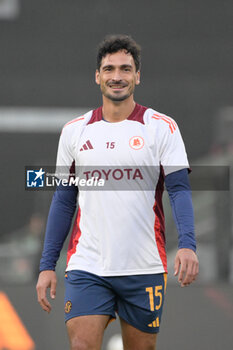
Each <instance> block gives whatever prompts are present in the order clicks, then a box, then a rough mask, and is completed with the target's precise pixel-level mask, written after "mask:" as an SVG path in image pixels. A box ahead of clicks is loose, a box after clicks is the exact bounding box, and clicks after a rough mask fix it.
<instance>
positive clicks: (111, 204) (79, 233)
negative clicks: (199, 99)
mask: <svg viewBox="0 0 233 350" xmlns="http://www.w3.org/2000/svg"><path fill="white" fill-rule="evenodd" d="M140 61H141V60H140V47H139V46H138V44H137V43H136V42H135V41H134V40H133V39H132V38H131V37H129V36H127V35H114V36H108V37H106V38H105V39H104V41H103V42H102V43H100V45H99V48H98V54H97V69H96V73H95V81H96V83H97V84H98V85H99V86H100V89H101V93H102V99H103V101H102V106H101V107H99V108H97V109H95V110H91V111H89V112H87V113H86V114H84V115H83V116H79V117H78V118H76V119H74V120H72V121H70V122H69V123H67V124H66V125H65V126H64V128H63V130H62V133H61V137H60V141H59V146H58V154H57V176H58V178H59V171H58V169H59V167H62V168H63V170H64V169H65V170H66V171H65V173H66V174H67V175H65V176H66V177H67V179H69V178H70V176H73V174H75V175H79V173H80V171H81V170H80V169H82V168H83V167H84V168H85V167H90V169H92V170H87V171H85V172H84V175H85V176H86V179H87V180H88V178H90V177H91V176H93V173H95V174H96V173H98V174H99V175H98V176H99V177H101V178H103V179H105V180H106V182H109V181H110V178H111V183H112V184H113V188H112V189H110V190H104V188H103V189H102V190H101V189H99V190H83V189H82V188H77V186H75V185H71V186H69V187H64V186H58V187H57V189H56V191H55V194H54V196H53V200H52V203H51V207H50V212H49V216H48V222H47V229H46V235H45V242H44V249H43V253H42V258H41V263H40V274H39V279H38V283H37V294H38V301H39V303H40V305H41V307H42V308H43V310H45V311H47V312H50V310H51V305H50V302H49V301H48V299H47V296H46V291H47V289H48V288H50V297H51V298H52V299H54V298H55V294H56V283H57V281H56V273H55V266H56V262H57V260H58V257H59V254H60V251H61V249H62V246H63V243H64V241H65V239H66V237H67V235H68V232H69V230H70V226H71V222H72V218H73V216H74V213H75V211H76V205H77V204H76V203H77V202H78V211H77V216H76V217H75V220H74V224H73V229H72V235H71V238H70V243H69V248H68V254H67V268H66V273H65V322H66V326H67V331H68V335H69V341H70V349H71V350H99V349H101V344H102V339H103V333H104V330H105V328H106V327H107V325H108V323H109V322H110V321H111V320H112V319H115V318H116V315H118V316H119V319H120V323H121V329H122V337H123V344H124V350H155V349H156V338H157V334H158V332H159V327H160V323H161V315H162V308H163V303H164V295H165V291H166V281H167V261H166V252H165V225H164V213H163V207H162V193H163V186H164V182H165V185H166V188H167V191H168V193H169V198H170V203H171V207H172V211H173V215H174V219H175V223H176V227H177V230H178V251H177V254H176V257H175V263H174V274H175V275H177V276H178V281H179V283H180V285H181V286H182V287H184V286H188V285H189V284H190V283H192V282H193V281H194V280H195V279H196V277H197V275H198V259H197V256H196V253H195V251H196V241H195V233H194V218H193V208H192V199H191V190H190V185H189V180H188V169H189V163H188V160H187V155H186V151H185V147H184V143H183V140H182V137H181V134H180V131H179V128H178V126H177V124H176V122H175V121H174V120H173V119H172V118H170V117H168V116H167V115H165V114H162V113H159V112H157V111H155V110H154V109H152V108H149V107H144V106H142V105H140V104H138V103H136V102H135V101H134V89H135V86H136V85H139V83H140V64H141V62H140ZM141 169H154V170H153V171H154V172H153V181H152V184H153V186H152V185H150V186H149V187H148V188H146V187H145V186H144V185H143V181H144V177H143V176H144V175H143V171H142V170H141ZM63 176H64V174H63ZM123 180H125V182H126V183H127V186H128V187H127V188H124V189H123V188H121V187H120V185H118V184H120V183H121V181H123ZM113 189H114V190H113ZM77 198H78V200H77Z"/></svg>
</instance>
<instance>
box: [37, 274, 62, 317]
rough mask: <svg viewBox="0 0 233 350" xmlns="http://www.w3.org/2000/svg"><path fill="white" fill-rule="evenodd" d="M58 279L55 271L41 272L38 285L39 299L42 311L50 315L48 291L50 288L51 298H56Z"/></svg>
mask: <svg viewBox="0 0 233 350" xmlns="http://www.w3.org/2000/svg"><path fill="white" fill-rule="evenodd" d="M56 286H57V277H56V273H55V271H41V273H40V274H39V278H38V282H37V285H36V290H37V298H38V302H39V303H40V305H41V307H42V309H43V310H44V311H47V312H48V313H50V311H51V304H50V303H49V301H48V299H47V296H46V294H47V289H48V288H50V297H51V298H52V299H55V297H56Z"/></svg>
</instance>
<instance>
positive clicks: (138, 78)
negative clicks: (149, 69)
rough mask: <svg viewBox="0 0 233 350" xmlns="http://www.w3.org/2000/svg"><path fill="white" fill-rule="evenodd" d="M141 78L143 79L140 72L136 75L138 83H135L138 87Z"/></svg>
mask: <svg viewBox="0 0 233 350" xmlns="http://www.w3.org/2000/svg"><path fill="white" fill-rule="evenodd" d="M140 77H141V73H140V71H138V72H137V73H136V82H135V84H136V85H139V84H140Z"/></svg>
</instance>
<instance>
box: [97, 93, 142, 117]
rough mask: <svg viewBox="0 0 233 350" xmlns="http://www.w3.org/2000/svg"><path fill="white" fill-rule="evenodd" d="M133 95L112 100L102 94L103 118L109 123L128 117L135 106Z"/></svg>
mask: <svg viewBox="0 0 233 350" xmlns="http://www.w3.org/2000/svg"><path fill="white" fill-rule="evenodd" d="M135 104H136V103H135V102H134V100H133V97H132V98H130V99H126V100H124V101H120V102H113V101H110V100H109V99H107V98H106V97H105V96H103V109H102V113H103V118H104V119H105V120H106V121H108V122H111V123H116V122H121V121H122V120H125V119H127V118H128V116H129V115H130V114H131V113H132V112H133V110H134V108H135Z"/></svg>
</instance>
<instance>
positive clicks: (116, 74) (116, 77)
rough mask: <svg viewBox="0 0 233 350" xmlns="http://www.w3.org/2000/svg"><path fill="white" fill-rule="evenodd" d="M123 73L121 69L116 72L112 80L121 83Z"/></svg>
mask: <svg viewBox="0 0 233 350" xmlns="http://www.w3.org/2000/svg"><path fill="white" fill-rule="evenodd" d="M121 79H122V78H121V72H120V70H119V69H116V70H114V72H113V76H112V80H115V81H119V80H121Z"/></svg>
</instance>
